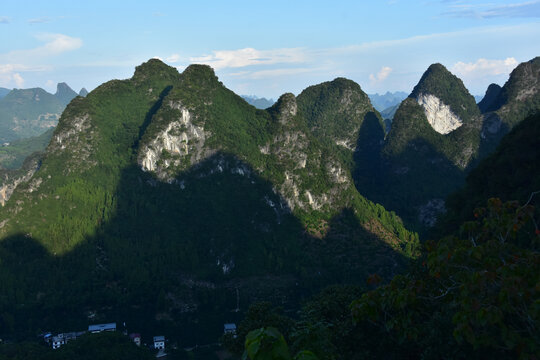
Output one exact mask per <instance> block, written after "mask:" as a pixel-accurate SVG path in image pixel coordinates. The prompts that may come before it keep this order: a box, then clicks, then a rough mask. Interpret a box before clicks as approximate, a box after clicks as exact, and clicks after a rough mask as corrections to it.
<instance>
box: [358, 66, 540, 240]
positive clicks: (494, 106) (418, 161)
mask: <svg viewBox="0 0 540 360" xmlns="http://www.w3.org/2000/svg"><path fill="white" fill-rule="evenodd" d="M539 79H540V58H535V59H533V60H531V61H529V62H525V63H522V64H520V65H519V66H518V67H516V69H514V71H513V72H512V73H511V74H510V77H509V80H508V81H507V82H506V84H505V85H504V86H503V88H502V89H500V90H499V89H498V88H497V86H496V85H492V86H490V89H488V91H487V94H486V95H487V96H486V97H485V100H483V101H482V102H481V103H480V104H479V105H480V106H481V107H482V110H483V111H480V108H479V107H478V106H477V104H476V102H475V99H474V97H473V96H472V95H470V94H469V92H468V91H467V89H466V88H465V86H464V85H463V82H462V81H461V80H460V79H459V78H457V77H456V76H454V75H452V74H451V73H450V72H449V71H448V70H447V69H446V68H445V67H444V66H443V65H441V64H433V65H431V66H430V67H429V68H428V69H427V71H426V72H425V73H424V74H423V76H422V78H421V79H420V81H419V83H418V84H417V85H416V86H415V88H414V89H413V91H412V93H411V95H410V96H409V97H408V98H407V99H406V100H404V101H403V102H402V103H401V105H400V106H399V108H398V110H397V111H396V113H395V115H394V119H393V121H392V124H391V125H392V127H391V129H390V131H389V133H388V135H387V136H386V138H385V139H384V142H383V145H381V147H380V151H374V152H373V149H375V148H372V149H371V150H370V151H371V152H370V151H368V152H365V153H359V154H357V161H356V167H357V168H356V172H355V182H356V186H357V188H358V190H359V191H360V192H361V193H362V194H364V195H365V196H366V197H367V198H369V199H371V200H373V201H376V202H378V203H381V204H382V205H384V206H385V208H388V209H391V210H394V211H396V212H397V213H398V214H399V215H400V216H401V217H402V218H403V219H404V221H405V223H406V224H408V226H409V227H411V228H413V229H416V230H418V231H421V232H423V231H425V229H426V228H429V227H431V226H433V225H434V224H435V221H436V218H437V216H438V214H440V213H443V212H444V211H445V201H444V199H445V198H446V196H448V195H449V194H450V193H452V192H453V191H455V190H457V189H458V188H459V187H460V186H462V185H463V184H464V181H465V177H466V175H467V173H468V172H469V171H471V170H472V169H474V168H475V167H476V166H477V165H478V163H479V161H480V160H481V159H483V158H485V157H486V156H488V155H489V154H490V153H492V152H493V151H494V149H495V147H496V146H497V144H498V143H499V141H500V139H501V138H502V137H503V136H504V134H506V133H507V132H508V131H509V129H511V128H512V127H513V126H515V125H516V124H518V123H520V122H521V121H523V120H524V119H525V117H526V116H527V115H528V114H531V113H533V112H534V111H538V110H539V109H540V92H539V90H540V80H539Z"/></svg>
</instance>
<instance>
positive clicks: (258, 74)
mask: <svg viewBox="0 0 540 360" xmlns="http://www.w3.org/2000/svg"><path fill="white" fill-rule="evenodd" d="M321 70H322V69H321V68H308V67H302V68H279V69H268V70H258V71H239V72H235V73H230V74H229V75H230V76H233V77H239V78H243V79H251V80H260V79H270V78H278V77H283V76H293V75H299V74H306V73H313V72H318V71H321Z"/></svg>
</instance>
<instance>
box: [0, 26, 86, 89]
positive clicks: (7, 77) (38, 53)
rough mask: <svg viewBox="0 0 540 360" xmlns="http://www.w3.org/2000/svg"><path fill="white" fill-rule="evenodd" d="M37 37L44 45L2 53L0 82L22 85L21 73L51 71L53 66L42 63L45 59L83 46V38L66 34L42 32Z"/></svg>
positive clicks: (0, 58)
mask: <svg viewBox="0 0 540 360" xmlns="http://www.w3.org/2000/svg"><path fill="white" fill-rule="evenodd" d="M36 38H37V39H38V40H40V41H42V42H43V45H41V46H38V47H35V48H33V49H24V50H14V51H10V52H8V53H4V54H0V83H1V84H2V85H4V86H11V85H13V84H14V85H15V86H17V87H21V84H23V83H24V79H23V77H22V75H21V73H23V74H24V73H26V72H36V71H50V70H51V66H48V65H41V64H39V63H36V62H43V61H44V60H45V59H47V58H49V57H52V56H57V55H60V54H63V53H65V52H68V51H73V50H76V49H78V48H80V47H81V46H82V40H81V39H79V38H74V37H71V36H68V35H64V34H40V35H38V36H36Z"/></svg>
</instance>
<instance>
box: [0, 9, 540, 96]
mask: <svg viewBox="0 0 540 360" xmlns="http://www.w3.org/2000/svg"><path fill="white" fill-rule="evenodd" d="M539 39H540V0H533V1H523V0H485V1H465V0H418V1H412V0H377V1H366V0H355V1H340V0H333V1H328V0H326V1H317V0H309V1H304V0H287V1H281V0H269V1H264V2H260V1H253V0H251V1H235V0H227V1H217V0H216V1H211V0H198V1H193V0H190V1H183V0H176V1H159V0H154V1H133V0H131V1H114V0H107V1H101V0H93V1H84V2H79V1H72V0H69V1H55V0H47V1H40V0H33V1H27V0H0V87H6V88H31V87H42V88H44V89H46V90H47V91H50V92H54V91H55V90H56V84H57V83H58V82H67V83H68V84H69V85H70V86H71V87H72V88H73V89H74V90H75V91H79V90H80V89H81V88H82V87H85V88H86V89H88V90H92V89H94V88H95V87H97V86H99V85H100V84H102V83H104V82H106V81H108V80H111V79H126V78H130V77H131V76H132V75H133V72H134V68H135V66H137V65H139V64H141V63H143V62H145V61H147V60H148V59H150V58H159V59H162V60H163V61H164V62H165V63H167V64H169V65H171V66H174V67H176V68H178V70H179V71H180V72H181V71H183V69H185V68H186V67H187V66H188V65H189V64H192V63H203V64H208V65H211V66H212V67H213V68H214V70H215V72H216V74H217V76H218V77H219V78H220V80H221V81H222V82H223V83H224V84H225V86H227V87H228V88H230V89H231V90H233V91H235V92H236V93H238V94H247V95H257V96H260V97H263V96H264V97H270V98H274V99H276V98H277V97H279V95H281V94H283V93H285V92H292V93H294V94H299V93H300V92H301V91H302V90H303V89H305V88H306V87H308V86H310V85H315V84H318V83H320V82H323V81H330V80H332V79H334V78H336V77H340V76H341V77H346V78H349V79H352V80H354V81H356V82H357V83H359V84H360V86H361V87H362V89H363V90H364V91H366V92H367V93H376V92H377V93H384V92H386V91H391V92H393V91H405V92H407V93H409V92H410V91H411V90H412V88H413V87H414V85H415V84H416V83H417V82H418V81H419V79H420V77H421V76H422V73H423V72H424V71H425V70H426V69H427V67H428V66H429V65H430V64H432V63H436V62H438V63H441V64H443V65H444V66H446V67H447V68H448V69H449V70H450V71H451V72H452V73H454V74H455V75H457V76H459V77H460V78H461V79H462V80H463V82H464V83H465V86H466V87H467V88H468V89H469V91H470V92H471V93H472V94H473V95H482V94H484V92H485V90H486V88H487V86H488V85H489V84H490V83H493V82H494V83H498V84H499V85H503V84H504V83H505V81H506V80H507V79H508V75H509V73H510V72H511V71H512V70H513V69H514V68H515V67H516V66H517V65H518V64H519V63H521V62H524V61H528V60H530V59H532V58H534V57H536V56H539V55H540V40H539Z"/></svg>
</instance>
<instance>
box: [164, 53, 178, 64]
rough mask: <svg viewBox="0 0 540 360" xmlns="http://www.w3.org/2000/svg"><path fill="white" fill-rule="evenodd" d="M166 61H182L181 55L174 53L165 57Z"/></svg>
mask: <svg viewBox="0 0 540 360" xmlns="http://www.w3.org/2000/svg"><path fill="white" fill-rule="evenodd" d="M165 61H166V62H168V63H176V62H178V61H180V55H178V54H172V55H171V56H169V57H167V58H165Z"/></svg>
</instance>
